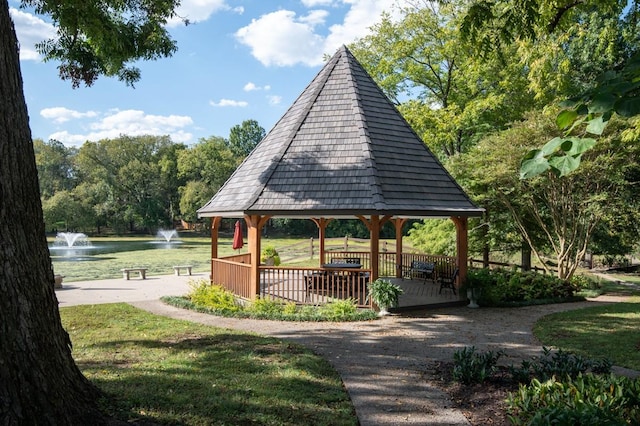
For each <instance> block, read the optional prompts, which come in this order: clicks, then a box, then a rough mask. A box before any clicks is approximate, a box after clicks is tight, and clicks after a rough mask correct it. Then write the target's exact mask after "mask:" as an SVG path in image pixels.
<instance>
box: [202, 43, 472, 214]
mask: <svg viewBox="0 0 640 426" xmlns="http://www.w3.org/2000/svg"><path fill="white" fill-rule="evenodd" d="M482 211H483V210H482V209H480V208H478V207H477V206H475V205H474V204H473V203H472V202H471V200H470V199H469V197H468V196H467V195H466V194H465V193H464V191H463V190H462V188H460V186H459V185H458V184H457V183H456V182H455V180H454V179H453V178H452V177H451V175H450V174H449V173H448V172H447V171H446V170H445V169H444V167H443V166H442V164H441V163H440V162H439V161H438V160H437V159H436V158H435V156H434V155H433V154H432V153H431V152H430V151H429V149H428V148H427V147H426V145H425V144H424V143H423V142H422V141H421V140H420V138H419V137H418V136H417V135H416V133H415V132H414V131H413V130H412V129H411V127H410V126H409V124H408V123H407V122H406V121H405V120H404V118H403V117H402V115H401V114H400V113H399V112H398V111H397V109H396V108H395V107H394V106H393V104H392V103H391V102H390V101H389V100H388V99H387V97H386V96H385V95H384V94H383V93H382V91H381V90H380V88H379V87H378V85H377V84H376V83H375V82H374V81H373V79H372V78H371V77H370V76H369V74H368V73H367V72H366V71H365V70H364V69H363V68H362V65H360V63H359V62H358V61H357V60H356V58H355V57H354V56H353V55H352V53H351V52H350V51H349V50H348V49H347V48H346V46H342V47H341V48H340V49H339V50H338V52H337V53H336V54H335V55H334V56H333V57H332V58H331V59H330V60H329V62H327V64H326V65H325V66H324V67H323V68H322V70H321V71H320V72H319V73H318V74H317V75H316V77H315V78H314V79H313V81H312V82H311V83H310V84H309V86H307V88H306V89H305V90H304V92H302V94H301V95H300V96H299V97H298V99H296V101H295V102H294V103H293V105H292V106H291V107H290V108H289V110H288V111H287V112H286V113H285V114H284V115H283V116H282V118H281V119H280V120H279V121H278V122H277V123H276V125H275V126H274V127H273V129H271V131H270V132H269V133H268V134H267V135H266V136H265V138H264V139H263V140H262V141H261V142H260V143H259V144H258V145H257V146H256V148H255V149H254V150H253V151H252V152H251V154H249V156H248V157H247V158H246V159H245V160H244V162H243V163H242V164H241V165H240V166H239V167H238V168H237V169H236V171H235V172H234V173H233V175H232V176H231V177H230V178H229V180H227V182H226V183H225V184H224V185H223V186H222V188H221V189H220V190H219V191H218V193H217V194H216V195H215V196H214V197H213V198H212V199H211V200H210V201H209V202H208V203H207V204H206V205H205V206H203V207H202V208H200V209H199V210H198V215H199V216H200V217H213V216H221V217H241V216H242V215H244V214H248V215H252V214H260V215H271V216H276V217H306V218H308V217H334V218H336V217H353V216H354V215H363V216H368V215H393V216H396V217H449V216H479V215H481V213H482Z"/></svg>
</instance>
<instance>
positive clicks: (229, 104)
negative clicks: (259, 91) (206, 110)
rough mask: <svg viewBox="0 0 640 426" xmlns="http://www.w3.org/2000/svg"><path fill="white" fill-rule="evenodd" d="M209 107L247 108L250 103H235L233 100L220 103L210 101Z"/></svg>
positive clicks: (224, 100) (221, 100)
mask: <svg viewBox="0 0 640 426" xmlns="http://www.w3.org/2000/svg"><path fill="white" fill-rule="evenodd" d="M209 105H211V106H214V107H246V106H248V105H249V103H248V102H245V101H234V100H232V99H220V102H215V101H209Z"/></svg>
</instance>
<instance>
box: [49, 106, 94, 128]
mask: <svg viewBox="0 0 640 426" xmlns="http://www.w3.org/2000/svg"><path fill="white" fill-rule="evenodd" d="M40 115H41V116H43V117H44V118H46V119H49V120H52V121H53V122H54V123H57V124H60V123H65V122H67V121H69V120H73V119H79V118H92V117H96V116H97V115H98V113H97V112H95V111H87V112H80V111H74V110H72V109H68V108H65V107H53V108H44V109H42V110H41V111H40Z"/></svg>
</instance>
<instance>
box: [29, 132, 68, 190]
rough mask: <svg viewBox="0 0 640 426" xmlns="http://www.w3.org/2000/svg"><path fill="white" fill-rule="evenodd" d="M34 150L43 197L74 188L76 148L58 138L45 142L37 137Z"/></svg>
mask: <svg viewBox="0 0 640 426" xmlns="http://www.w3.org/2000/svg"><path fill="white" fill-rule="evenodd" d="M33 150H34V151H35V155H36V165H37V168H38V181H39V182H40V195H42V197H44V198H48V197H51V196H53V195H54V194H55V193H56V192H57V191H62V190H71V189H73V187H74V186H75V185H76V180H77V176H76V172H75V170H74V163H73V156H74V155H75V149H73V148H67V147H66V146H64V144H63V143H62V142H59V141H56V140H51V141H49V142H44V141H43V140H42V139H35V140H34V141H33Z"/></svg>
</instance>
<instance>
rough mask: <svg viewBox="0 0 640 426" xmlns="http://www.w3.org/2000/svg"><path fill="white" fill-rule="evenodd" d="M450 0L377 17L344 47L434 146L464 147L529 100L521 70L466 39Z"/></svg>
mask: <svg viewBox="0 0 640 426" xmlns="http://www.w3.org/2000/svg"><path fill="white" fill-rule="evenodd" d="M460 14H461V8H460V6H458V5H457V4H447V5H441V6H439V7H437V6H435V5H434V3H429V2H425V3H423V4H422V5H420V6H415V7H407V8H404V9H403V17H402V19H401V20H399V21H394V20H392V19H391V18H390V17H388V16H386V17H384V18H383V20H382V21H381V23H379V24H377V25H375V26H374V27H373V28H372V31H371V34H370V35H368V36H366V37H364V38H363V39H361V40H360V41H358V42H357V43H355V44H354V45H353V46H352V47H351V49H352V52H354V54H355V55H356V57H357V58H358V60H359V61H360V62H361V63H362V64H363V66H364V67H365V68H366V69H367V71H368V72H369V73H370V74H371V75H372V77H373V78H374V79H375V80H376V82H377V83H378V84H379V85H380V87H381V88H382V89H383V91H384V92H385V94H386V95H387V96H388V97H389V99H391V100H392V101H393V102H395V103H396V105H397V106H398V108H399V110H400V112H401V113H402V114H403V116H404V117H405V118H406V119H407V121H408V122H409V123H410V124H411V125H412V127H413V128H414V130H416V132H417V133H418V135H419V136H420V137H421V138H422V139H423V140H424V141H425V143H426V144H427V145H428V146H429V147H430V148H431V150H432V151H433V152H435V153H436V154H438V155H441V156H443V157H448V156H452V155H455V154H458V153H460V152H463V151H465V150H467V149H468V148H469V147H471V146H472V145H473V144H475V143H476V142H477V141H478V140H479V139H480V137H481V136H482V135H484V134H487V133H490V132H492V131H495V130H496V129H501V128H505V127H506V125H507V124H508V123H510V122H511V121H514V120H517V119H519V118H520V117H521V116H522V114H523V112H524V111H526V110H527V109H529V108H530V107H531V105H532V103H533V95H532V94H531V93H530V92H529V91H528V81H527V79H526V73H525V69H524V67H523V66H522V64H521V63H520V62H519V61H518V60H517V57H516V48H515V47H513V48H512V52H510V53H511V55H503V57H498V56H495V57H493V58H481V57H480V56H479V55H478V52H477V49H476V48H475V47H474V46H473V45H471V44H469V43H465V41H464V40H463V38H462V36H461V34H460V31H459V21H460Z"/></svg>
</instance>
